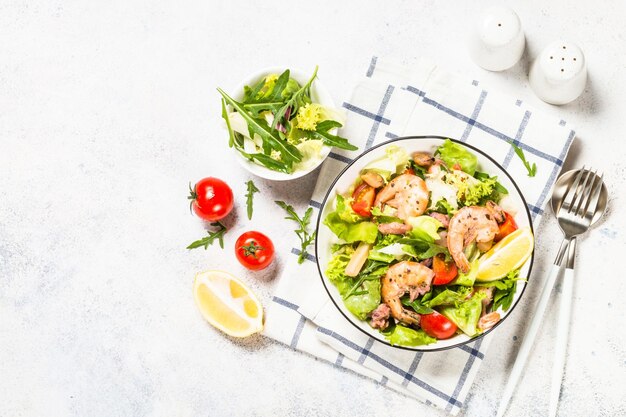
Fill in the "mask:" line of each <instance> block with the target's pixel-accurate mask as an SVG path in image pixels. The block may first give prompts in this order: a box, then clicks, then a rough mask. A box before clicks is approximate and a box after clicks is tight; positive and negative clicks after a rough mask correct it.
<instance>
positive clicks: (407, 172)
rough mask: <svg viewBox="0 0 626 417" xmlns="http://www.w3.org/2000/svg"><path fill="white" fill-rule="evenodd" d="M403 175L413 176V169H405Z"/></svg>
mask: <svg viewBox="0 0 626 417" xmlns="http://www.w3.org/2000/svg"><path fill="white" fill-rule="evenodd" d="M403 174H411V175H415V171H413V168H407V169H405V170H404V172H403Z"/></svg>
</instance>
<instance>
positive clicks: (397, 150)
mask: <svg viewBox="0 0 626 417" xmlns="http://www.w3.org/2000/svg"><path fill="white" fill-rule="evenodd" d="M409 159H410V158H409V154H408V153H407V152H406V151H405V150H404V148H401V147H399V146H396V145H391V146H388V147H387V149H386V150H385V156H383V157H380V158H378V159H375V160H374V161H372V162H370V163H369V164H367V165H366V166H365V168H363V172H367V171H374V172H377V173H378V174H380V176H381V177H383V178H384V179H385V180H387V181H389V178H390V177H391V175H392V174H395V173H396V172H398V171H400V170H403V169H404V168H405V167H406V165H407V164H408V163H409Z"/></svg>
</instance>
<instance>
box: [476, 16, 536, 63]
mask: <svg viewBox="0 0 626 417" xmlns="http://www.w3.org/2000/svg"><path fill="white" fill-rule="evenodd" d="M472 26H473V29H472V32H471V33H470V36H469V38H468V42H469V50H470V56H471V57H472V59H473V60H474V62H475V63H476V64H477V65H479V66H481V67H482V68H484V69H486V70H489V71H504V70H505V69H509V68H511V67H512V66H513V65H515V64H516V63H517V61H519V59H520V58H521V57H522V54H523V53H524V46H525V45H526V38H525V37H524V31H523V30H522V22H521V21H520V19H519V16H518V15H517V13H515V12H514V11H513V10H512V9H511V8H509V7H506V6H502V5H498V6H492V7H489V8H487V9H485V10H483V11H482V12H481V13H480V15H479V16H478V18H477V19H476V21H475V22H474V24H473V25H472Z"/></svg>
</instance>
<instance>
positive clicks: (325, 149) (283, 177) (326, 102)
mask: <svg viewBox="0 0 626 417" xmlns="http://www.w3.org/2000/svg"><path fill="white" fill-rule="evenodd" d="M286 69H287V68H286V67H271V68H265V69H262V70H260V71H257V72H255V73H254V74H252V75H250V76H248V77H247V78H245V79H244V80H243V81H241V82H240V83H239V85H238V86H237V87H236V88H235V89H234V90H233V91H230V92H229V93H228V94H229V95H230V96H231V97H232V98H233V99H235V100H237V101H241V100H243V88H244V86H246V85H247V86H252V85H254V84H256V83H257V82H258V81H260V80H261V79H262V78H263V77H265V76H267V75H268V74H281V73H283V72H284V71H285V70H286ZM289 71H290V74H289V76H290V77H291V78H293V79H295V80H296V81H297V82H298V83H299V84H300V85H304V84H306V83H307V82H308V81H309V79H310V78H311V75H312V74H313V70H311V71H310V72H304V71H301V70H299V69H292V68H289ZM311 100H312V101H313V103H318V104H321V105H322V106H324V107H327V108H335V102H334V101H333V99H332V96H331V95H330V92H329V91H328V90H327V89H326V87H324V85H323V84H322V83H321V82H320V81H319V76H318V77H316V78H315V80H314V81H313V84H312V85H311ZM229 108H230V106H229ZM335 130H336V129H335ZM331 132H333V131H331ZM333 134H336V133H333ZM331 149H332V147H330V146H327V145H323V146H322V150H321V153H320V159H319V162H317V163H316V164H314V165H312V166H311V167H309V168H308V169H306V170H300V171H294V172H293V173H291V174H285V173H284V172H278V171H272V170H271V169H268V168H266V167H264V166H262V165H258V164H256V163H254V162H252V161H250V160H248V159H246V158H245V157H244V156H243V155H241V154H240V153H239V152H238V151H237V150H235V152H236V153H237V161H238V162H239V164H240V165H241V166H242V167H244V168H245V169H246V170H248V171H249V172H251V173H252V174H254V175H256V176H258V177H261V178H265V179H268V180H273V181H287V180H293V179H296V178H300V177H303V176H305V175H306V174H308V173H310V172H312V171H314V170H315V169H316V168H317V167H318V166H320V165H321V164H322V162H324V160H325V159H326V157H327V156H328V154H329V153H330V151H331Z"/></svg>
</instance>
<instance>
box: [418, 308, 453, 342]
mask: <svg viewBox="0 0 626 417" xmlns="http://www.w3.org/2000/svg"><path fill="white" fill-rule="evenodd" d="M420 326H421V327H422V329H423V330H424V331H425V332H426V334H427V335H429V336H432V337H435V338H437V339H448V338H450V337H452V336H453V335H454V333H456V324H454V323H452V322H451V321H450V320H448V318H447V317H446V316H444V315H442V314H439V313H437V312H436V311H433V312H432V313H430V314H422V318H421V319H420Z"/></svg>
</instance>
